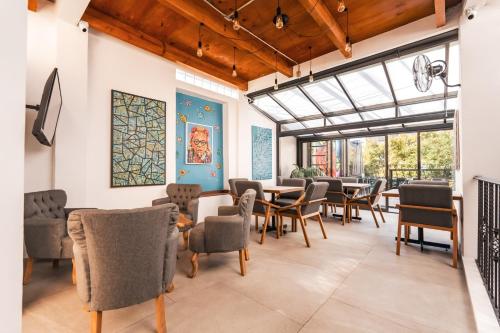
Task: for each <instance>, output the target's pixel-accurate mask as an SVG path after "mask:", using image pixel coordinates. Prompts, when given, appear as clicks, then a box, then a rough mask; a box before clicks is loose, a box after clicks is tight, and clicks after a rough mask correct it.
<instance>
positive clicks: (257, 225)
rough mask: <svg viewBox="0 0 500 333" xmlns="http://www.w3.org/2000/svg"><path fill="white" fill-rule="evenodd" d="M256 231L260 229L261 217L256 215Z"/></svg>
mask: <svg viewBox="0 0 500 333" xmlns="http://www.w3.org/2000/svg"><path fill="white" fill-rule="evenodd" d="M255 231H259V217H258V216H257V215H255Z"/></svg>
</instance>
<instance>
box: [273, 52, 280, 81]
mask: <svg viewBox="0 0 500 333" xmlns="http://www.w3.org/2000/svg"><path fill="white" fill-rule="evenodd" d="M274 55H275V57H276V62H275V64H274V67H275V70H276V71H275V72H274V90H278V88H279V86H278V52H274Z"/></svg>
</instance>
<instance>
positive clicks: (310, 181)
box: [304, 177, 314, 189]
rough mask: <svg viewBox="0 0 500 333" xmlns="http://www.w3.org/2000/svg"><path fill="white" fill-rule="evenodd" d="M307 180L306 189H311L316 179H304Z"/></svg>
mask: <svg viewBox="0 0 500 333" xmlns="http://www.w3.org/2000/svg"><path fill="white" fill-rule="evenodd" d="M304 179H305V180H306V187H305V188H306V189H307V188H308V187H309V185H311V184H312V183H313V182H314V179H312V178H311V177H307V178H304Z"/></svg>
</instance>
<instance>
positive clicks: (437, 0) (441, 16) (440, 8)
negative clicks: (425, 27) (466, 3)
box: [434, 0, 446, 28]
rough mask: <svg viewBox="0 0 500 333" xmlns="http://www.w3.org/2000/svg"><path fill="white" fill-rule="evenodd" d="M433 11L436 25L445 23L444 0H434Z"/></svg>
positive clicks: (439, 25) (440, 25)
mask: <svg viewBox="0 0 500 333" xmlns="http://www.w3.org/2000/svg"><path fill="white" fill-rule="evenodd" d="M434 11H435V13H436V27H438V28H440V27H442V26H444V25H446V1H445V0H434Z"/></svg>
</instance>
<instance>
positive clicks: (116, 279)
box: [68, 204, 179, 332]
mask: <svg viewBox="0 0 500 333" xmlns="http://www.w3.org/2000/svg"><path fill="white" fill-rule="evenodd" d="M178 218H179V210H178V207H177V206H176V205H174V204H165V205H159V206H156V207H148V208H139V209H123V210H97V209H94V210H77V211H74V212H72V213H71V214H70V216H69V220H68V231H69V235H70V237H71V238H72V239H73V241H74V245H73V252H74V255H75V263H76V278H77V282H78V283H77V285H76V286H77V292H78V296H79V297H80V299H81V300H82V301H83V302H84V303H85V304H86V308H87V310H88V311H90V312H91V331H92V332H100V331H101V330H100V329H101V322H102V311H106V310H112V309H119V308H123V307H127V306H131V305H134V304H139V303H142V302H145V301H147V300H150V299H153V298H155V299H156V323H157V330H158V332H166V325H165V313H164V300H163V293H164V292H165V291H168V289H170V288H171V286H172V280H173V276H174V273H175V265H176V261H177V258H176V257H177V242H178V231H177V227H176V223H177V220H178Z"/></svg>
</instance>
